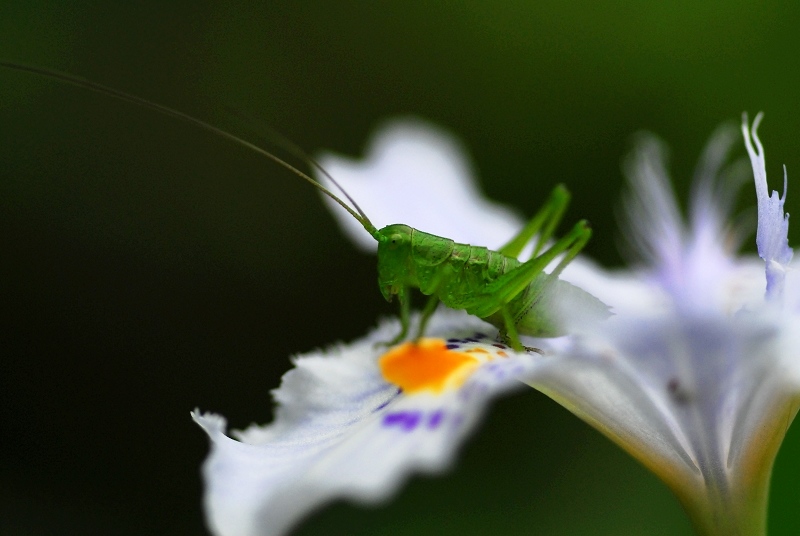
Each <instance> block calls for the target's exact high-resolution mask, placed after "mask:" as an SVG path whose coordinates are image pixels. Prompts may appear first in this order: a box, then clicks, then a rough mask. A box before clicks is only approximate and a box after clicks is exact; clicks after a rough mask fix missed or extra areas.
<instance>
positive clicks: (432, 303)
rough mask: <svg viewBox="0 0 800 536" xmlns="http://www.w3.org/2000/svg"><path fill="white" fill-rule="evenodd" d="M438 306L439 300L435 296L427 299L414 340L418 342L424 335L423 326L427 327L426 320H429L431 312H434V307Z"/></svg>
mask: <svg viewBox="0 0 800 536" xmlns="http://www.w3.org/2000/svg"><path fill="white" fill-rule="evenodd" d="M437 305H439V298H438V297H437V296H436V294H432V295H431V296H430V297H429V298H428V302H427V303H426V304H425V308H424V309H423V310H422V314H421V315H420V318H419V328H418V329H417V336H416V337H415V340H419V339H421V338H422V336H423V335H424V334H425V326H427V325H428V320H430V318H431V316H432V315H433V312H434V311H436V306H437Z"/></svg>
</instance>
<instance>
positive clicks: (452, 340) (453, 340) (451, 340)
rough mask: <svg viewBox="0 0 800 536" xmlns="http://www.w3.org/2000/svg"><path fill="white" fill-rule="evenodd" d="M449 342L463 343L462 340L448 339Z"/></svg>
mask: <svg viewBox="0 0 800 536" xmlns="http://www.w3.org/2000/svg"><path fill="white" fill-rule="evenodd" d="M447 342H449V343H454V342H461V339H447Z"/></svg>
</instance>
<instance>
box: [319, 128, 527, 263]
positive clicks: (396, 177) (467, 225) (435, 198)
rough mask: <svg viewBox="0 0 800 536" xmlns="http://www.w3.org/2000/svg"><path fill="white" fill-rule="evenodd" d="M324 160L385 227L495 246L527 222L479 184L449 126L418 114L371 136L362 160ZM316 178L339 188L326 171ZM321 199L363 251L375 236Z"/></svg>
mask: <svg viewBox="0 0 800 536" xmlns="http://www.w3.org/2000/svg"><path fill="white" fill-rule="evenodd" d="M318 161H319V163H320V164H321V165H322V166H323V167H324V168H325V169H326V170H327V171H328V172H329V173H330V174H331V175H332V176H333V177H334V178H335V179H336V181H337V182H338V183H339V184H341V185H342V187H343V188H344V189H345V190H346V191H347V192H348V193H349V194H350V196H351V197H352V198H353V199H354V200H355V201H356V203H358V204H359V206H360V207H361V208H362V209H363V210H364V212H365V213H366V214H367V216H368V217H369V218H370V219H372V223H373V224H374V225H375V226H376V227H377V228H381V227H384V226H386V225H389V224H393V223H404V224H406V225H410V226H411V227H414V228H415V229H419V230H421V231H425V232H427V233H432V234H435V235H439V236H444V237H447V238H451V239H453V240H455V241H456V242H460V243H466V244H480V245H483V246H487V247H489V248H492V249H497V248H499V247H500V246H502V245H503V244H504V243H505V242H507V241H508V240H510V239H511V237H512V236H514V234H515V233H516V232H518V231H519V229H521V228H522V223H523V222H522V218H520V216H519V215H518V214H517V213H516V212H514V211H512V210H510V209H508V208H507V207H505V206H503V205H501V204H499V203H493V202H491V201H489V200H487V199H486V198H485V197H484V196H483V194H482V193H481V192H480V191H479V189H478V186H477V183H476V181H475V178H474V172H473V170H472V165H471V163H470V162H469V160H468V158H467V156H466V151H465V150H464V149H463V148H462V147H461V145H460V144H459V143H458V142H457V141H456V140H455V138H454V137H453V136H452V135H451V134H449V133H448V132H446V131H444V130H442V129H440V128H438V127H435V126H433V125H431V124H430V123H426V122H423V121H422V120H418V119H405V120H394V121H392V122H389V123H386V124H385V125H384V126H383V127H382V128H380V129H379V130H378V131H377V132H376V133H375V135H374V137H373V139H372V142H371V143H370V145H369V147H368V148H367V151H366V155H365V157H364V159H363V160H354V159H351V158H347V157H343V156H338V155H334V154H329V153H328V154H323V155H321V156H320V157H319V158H318ZM317 178H318V180H319V181H320V182H322V183H323V184H324V185H325V186H326V187H329V188H331V189H335V187H334V186H333V185H332V184H331V183H330V180H329V179H327V178H326V177H325V176H323V175H322V174H319V173H318V174H317ZM323 198H324V200H325V202H326V203H328V206H329V207H330V208H331V210H332V211H333V213H334V214H335V215H336V217H337V220H338V221H339V224H340V225H341V226H342V228H343V229H344V231H345V233H346V234H347V235H348V236H349V237H350V238H351V239H352V240H353V241H354V242H355V243H356V244H357V245H359V246H360V247H361V248H363V249H364V250H366V251H373V250H375V249H376V243H375V241H374V239H373V238H372V237H371V236H369V234H368V233H367V232H366V231H365V230H364V229H363V228H362V227H361V225H360V224H359V223H358V222H357V221H355V220H354V219H353V217H352V216H350V215H349V214H348V213H347V212H345V211H344V210H343V209H342V208H341V207H339V206H338V205H336V204H335V203H334V202H333V201H332V200H331V199H329V198H328V197H327V196H325V195H323Z"/></svg>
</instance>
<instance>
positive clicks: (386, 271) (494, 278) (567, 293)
mask: <svg viewBox="0 0 800 536" xmlns="http://www.w3.org/2000/svg"><path fill="white" fill-rule="evenodd" d="M0 66H3V67H6V68H10V69H15V70H18V71H24V72H28V73H32V74H38V75H42V76H45V77H48V78H53V79H57V80H60V81H63V82H67V83H70V84H73V85H77V86H79V87H83V88H85V89H89V90H92V91H96V92H99V93H102V94H105V95H108V96H112V97H115V98H117V99H121V100H123V101H127V102H131V103H134V104H138V105H140V106H144V107H146V108H149V109H151V110H155V111H158V112H160V113H162V114H165V115H168V116H172V117H176V118H178V119H181V120H183V121H185V122H188V123H190V124H193V125H195V126H198V127H200V128H203V129H205V130H208V131H210V132H213V133H215V134H217V135H219V136H221V137H223V138H227V139H228V140H231V141H233V142H235V143H238V144H240V145H242V146H244V147H247V148H248V149H250V150H253V151H255V152H256V153H259V154H261V155H262V156H265V157H267V158H269V159H271V160H272V161H273V162H276V163H277V164H279V165H281V166H283V167H284V168H286V169H288V170H289V171H291V172H292V173H294V174H295V175H296V176H297V177H299V178H301V179H303V180H305V181H307V182H309V183H310V184H312V185H313V186H314V187H315V188H317V189H319V191H321V192H322V193H323V194H325V195H327V196H329V197H330V198H331V199H332V200H333V201H335V202H336V203H337V204H339V205H340V206H341V207H342V208H343V209H344V210H346V211H347V212H348V213H349V214H350V216H352V217H353V218H354V219H355V220H356V221H358V222H359V223H360V224H361V226H362V227H363V228H364V230H365V231H366V232H367V233H369V234H370V235H371V236H372V237H373V238H374V239H375V240H376V241H377V243H378V285H379V288H380V292H381V294H382V295H383V297H384V298H385V299H386V300H387V301H392V300H393V299H394V298H395V297H396V298H397V300H398V302H399V305H400V323H401V330H400V333H398V335H397V336H396V337H395V338H394V340H392V341H391V342H390V343H389V344H395V343H398V342H400V341H401V340H403V339H405V338H406V337H407V336H408V333H409V329H410V323H411V322H410V317H411V299H410V298H411V291H412V289H414V288H416V289H419V291H420V292H421V293H422V294H423V295H425V296H428V300H427V303H426V305H425V306H424V307H423V309H422V313H421V316H420V320H419V324H418V326H417V328H416V333H415V335H414V337H415V339H414V340H417V339H419V338H420V337H422V336H423V335H424V333H425V327H426V324H427V322H428V320H429V319H430V317H431V315H432V314H433V312H434V310H435V309H436V307H437V305H438V304H439V303H443V304H444V305H446V306H447V307H450V308H452V309H459V310H465V311H466V312H467V313H469V314H471V315H475V316H477V317H479V318H481V319H483V320H485V321H486V322H488V323H490V324H492V325H494V326H495V327H497V328H498V329H499V338H500V339H501V340H503V341H504V342H507V343H508V344H509V345H510V346H511V347H512V348H514V349H515V350H517V351H522V350H524V349H525V347H524V346H523V345H522V342H521V340H520V335H526V336H533V337H554V336H559V335H562V334H563V333H564V329H565V327H564V324H565V322H564V320H565V319H564V315H565V314H568V313H565V312H564V308H563V307H560V306H559V303H561V302H563V301H564V299H567V300H568V301H570V302H571V303H572V304H574V305H576V306H577V308H578V309H580V310H581V311H582V313H581V314H580V315H579V316H587V317H593V318H605V317H606V316H608V314H609V313H608V308H607V307H606V306H605V304H603V303H602V302H601V301H600V300H598V299H597V298H595V297H594V296H592V295H591V294H589V293H587V292H585V291H583V290H581V289H580V288H578V287H576V286H573V285H571V284H570V283H567V282H565V281H563V280H561V279H559V274H560V273H561V272H562V270H563V269H564V268H565V267H566V266H567V264H569V262H570V261H572V260H573V259H574V258H575V256H576V255H577V254H578V253H579V252H580V251H581V249H582V248H583V247H584V246H585V245H586V243H587V242H588V240H589V238H590V236H591V229H590V228H589V225H588V223H587V222H586V221H585V220H581V221H579V222H578V223H576V224H575V225H574V227H573V228H572V229H571V230H570V231H569V232H568V233H567V234H566V235H565V236H564V237H562V238H560V239H558V240H556V241H555V242H554V243H552V244H549V242H550V239H551V238H552V237H553V236H554V233H555V229H556V227H557V225H558V223H559V222H560V220H561V218H562V216H563V214H564V211H565V210H566V208H567V205H568V203H569V193H568V192H567V190H566V188H565V187H563V186H561V185H559V186H556V187H555V189H554V190H553V191H552V193H551V194H550V197H549V198H548V200H547V201H546V202H545V203H544V205H543V207H542V208H541V209H540V210H539V212H538V213H537V214H536V215H535V216H534V217H533V218H532V219H531V220H530V221H529V222H528V224H527V225H525V227H524V228H523V229H522V230H521V231H520V232H519V234H517V236H515V237H514V238H513V239H512V240H510V241H509V242H508V243H507V244H506V245H504V246H503V247H501V248H500V249H499V250H497V251H493V250H490V249H488V248H486V247H481V246H473V245H468V244H459V243H456V242H455V241H453V240H450V239H448V238H443V237H440V236H436V235H433V234H429V233H425V232H423V231H419V230H417V229H413V228H411V227H410V226H408V225H403V224H392V225H387V226H385V227H383V228H381V229H378V228H376V227H375V226H374V225H373V224H372V222H371V221H370V220H369V218H368V217H367V215H366V214H365V213H364V211H363V210H361V208H360V207H359V206H358V204H357V203H356V202H355V201H354V200H353V199H352V198H351V197H350V196H349V195H348V194H347V192H345V190H344V189H343V188H342V187H341V186H339V184H338V183H337V182H336V180H335V179H333V177H331V176H330V174H328V173H327V172H326V171H325V170H324V169H322V167H321V166H319V165H318V164H317V163H316V162H315V161H314V160H312V159H311V158H309V157H308V156H306V155H305V154H304V153H302V151H299V150H297V149H296V148H294V147H293V146H292V147H291V149H292V151H293V152H295V153H296V154H299V155H300V156H301V157H302V158H304V159H305V161H306V162H307V163H308V164H309V165H310V166H312V167H315V168H316V169H318V170H319V171H320V172H321V173H323V174H324V175H325V176H326V177H327V178H328V179H329V180H330V181H331V183H332V184H333V185H334V186H335V187H336V188H338V189H339V190H340V191H341V192H342V193H343V194H344V198H345V199H347V201H348V202H349V204H348V203H345V201H343V200H342V199H340V198H339V197H338V196H336V195H335V194H334V193H333V192H332V191H331V190H329V189H328V188H326V187H325V186H323V185H322V184H320V183H319V182H317V181H316V180H315V179H313V178H312V177H311V176H310V175H308V174H307V173H304V172H303V171H301V170H299V169H297V168H296V167H294V166H292V165H291V164H289V163H288V162H287V161H285V160H283V159H281V158H279V157H278V156H276V155H274V154H273V153H271V152H269V151H267V150H265V149H263V148H261V147H259V146H258V145H256V144H254V143H251V142H249V141H247V140H245V139H243V138H241V137H239V136H236V135H234V134H232V133H230V132H228V131H225V130H222V129H220V128H218V127H215V126H213V125H211V124H210V123H207V122H205V121H202V120H200V119H197V118H195V117H192V116H190V115H188V114H185V113H183V112H180V111H178V110H175V109H173V108H169V107H166V106H163V105H160V104H156V103H153V102H151V101H148V100H146V99H143V98H140V97H136V96H134V95H130V94H127V93H124V92H121V91H117V90H115V89H112V88H109V87H107V86H104V85H101V84H98V83H95V82H91V81H88V80H84V79H82V78H79V77H76V76H73V75H68V74H63V73H59V72H56V71H51V70H48V69H42V68H38V67H30V66H25V65H19V64H15V63H9V62H0ZM285 144H286V145H289V144H287V143H285ZM534 240H535V243H534V247H533V254H532V256H531V258H530V259H529V260H527V261H525V262H521V261H520V260H518V256H519V255H520V253H521V252H522V250H523V248H524V247H525V246H526V245H527V244H528V243H529V242H531V241H534ZM559 257H560V258H559ZM556 261H557V262H556ZM551 263H555V267H554V268H553V269H552V270H551V271H550V273H546V272H545V271H544V270H545V268H546V267H547V266H548V265H550V264H551ZM573 309H574V307H573ZM587 312H588V314H587Z"/></svg>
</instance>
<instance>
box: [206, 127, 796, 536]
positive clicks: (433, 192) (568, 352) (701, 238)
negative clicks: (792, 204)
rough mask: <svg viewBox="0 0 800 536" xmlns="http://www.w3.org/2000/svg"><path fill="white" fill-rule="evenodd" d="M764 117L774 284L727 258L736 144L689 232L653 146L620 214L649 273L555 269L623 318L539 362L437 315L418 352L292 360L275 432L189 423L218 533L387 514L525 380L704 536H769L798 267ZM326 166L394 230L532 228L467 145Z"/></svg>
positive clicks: (362, 240)
mask: <svg viewBox="0 0 800 536" xmlns="http://www.w3.org/2000/svg"><path fill="white" fill-rule="evenodd" d="M759 120H760V116H759V117H757V118H756V121H755V123H754V125H753V128H752V130H750V129H749V128H748V125H747V124H746V121H745V125H744V126H743V132H744V135H745V142H746V145H747V149H748V152H749V154H750V158H751V162H752V165H753V171H754V174H755V178H756V189H757V193H758V237H757V244H758V251H759V255H760V256H761V258H762V259H763V260H764V263H766V276H765V267H764V263H761V262H760V261H758V260H757V259H753V258H748V257H737V256H736V255H735V252H734V246H735V245H736V242H737V240H736V236H735V233H734V230H735V229H733V228H731V227H730V226H729V225H728V224H727V223H726V217H727V216H728V208H729V205H730V202H731V200H732V198H733V196H732V194H731V193H730V192H731V186H730V184H729V182H725V181H724V180H722V179H723V177H724V175H725V173H724V172H723V171H724V170H723V163H724V161H725V157H726V154H727V148H728V146H729V142H730V136H729V135H727V134H725V132H722V133H720V134H719V135H717V136H716V137H715V138H714V139H713V140H712V143H711V144H710V146H709V149H708V150H707V151H706V153H705V155H704V158H703V159H702V161H701V165H700V167H699V169H698V174H697V179H696V182H695V188H694V191H693V193H692V198H691V207H690V218H689V223H688V225H687V224H685V223H684V222H683V220H682V218H681V217H680V213H679V210H678V208H677V205H676V202H675V200H674V198H673V196H672V194H671V192H670V187H669V180H668V178H667V175H666V171H665V167H664V161H663V154H662V149H661V146H660V145H659V144H658V142H656V141H655V140H653V139H650V138H642V139H641V140H640V143H639V146H638V149H637V151H636V152H635V154H634V156H633V158H632V159H631V161H630V165H629V179H630V183H631V190H632V194H631V196H630V200H629V202H628V204H627V208H628V213H627V214H628V220H629V226H630V229H629V231H628V232H629V238H630V239H631V243H632V244H633V245H634V247H635V248H636V249H637V250H638V252H639V253H640V254H641V256H642V257H643V258H644V260H645V261H646V266H645V267H644V268H641V269H637V270H633V271H626V272H619V273H609V272H606V271H604V270H602V269H600V268H598V267H596V266H594V265H593V264H591V263H590V262H589V261H586V260H585V259H580V258H579V259H576V261H575V262H573V263H572V264H570V265H569V266H568V267H567V269H566V270H565V271H564V272H563V274H562V277H563V279H566V280H567V281H570V282H572V283H573V284H576V285H578V286H580V287H582V288H583V289H584V290H587V291H588V292H590V293H592V294H594V295H595V296H597V297H598V298H600V299H601V300H603V301H604V302H605V303H606V304H608V305H610V306H611V307H612V310H613V312H614V313H615V314H614V316H613V317H612V318H610V319H609V320H607V321H604V322H601V323H599V324H594V325H589V326H572V334H571V335H570V336H567V337H562V338H559V339H550V340H546V339H540V340H536V341H531V344H533V345H535V346H536V347H538V348H541V349H543V350H544V351H545V352H546V354H547V355H546V356H545V357H543V356H540V355H538V354H535V353H532V354H516V353H514V352H513V351H511V350H510V349H509V348H506V347H504V346H503V345H500V344H498V343H496V342H495V341H494V335H495V333H496V331H494V330H493V328H491V327H490V326H488V325H487V324H484V323H482V322H481V321H480V320H478V319H476V318H473V317H469V316H467V315H465V314H462V313H460V312H453V311H447V310H443V308H442V310H440V311H439V312H437V313H436V314H435V315H434V317H433V319H432V321H431V324H430V329H429V330H428V333H427V335H428V337H429V338H428V339H424V340H423V341H422V343H421V344H420V345H419V346H414V345H410V344H405V345H401V346H399V347H395V348H392V349H388V350H387V349H385V348H384V349H381V348H376V346H375V344H374V343H375V342H380V341H386V340H389V339H391V338H392V336H393V335H394V334H395V333H396V332H397V330H398V329H399V326H398V323H397V322H396V321H388V322H384V323H383V324H382V325H381V326H380V327H379V328H378V329H377V330H375V331H374V332H372V333H371V334H369V335H368V336H367V337H365V338H364V339H362V340H359V341H356V342H355V343H352V344H349V345H338V346H335V347H332V348H330V349H328V350H326V351H321V352H315V353H311V354H307V355H304V356H299V357H297V358H296V359H295V365H296V367H295V368H294V369H293V370H291V371H290V372H288V373H287V374H286V375H285V376H284V379H283V382H282V384H281V387H280V388H279V389H277V390H276V391H275V392H274V396H275V399H276V402H277V403H278V408H277V411H276V417H275V421H274V422H273V423H272V424H270V425H267V426H263V427H258V426H252V427H250V428H249V429H247V430H245V431H242V432H233V435H234V437H236V439H231V438H230V437H228V436H227V435H226V430H225V420H224V419H223V418H222V417H219V416H216V415H211V414H200V413H198V412H195V413H194V414H193V416H194V418H195V420H196V421H197V422H198V423H199V424H200V425H201V426H202V427H203V428H204V429H205V430H206V432H207V433H208V434H209V436H210V438H211V441H212V452H211V454H210V456H209V458H208V460H207V461H206V463H205V465H204V470H203V472H204V476H205V480H206V494H205V506H206V514H207V520H208V524H209V527H210V528H211V530H212V532H214V533H215V534H217V535H223V536H255V535H279V534H284V533H285V532H287V531H288V530H289V529H291V527H292V526H293V525H294V524H295V523H296V522H297V521H298V520H300V519H301V518H302V517H303V516H304V515H305V514H307V513H308V512H309V511H310V510H311V509H313V508H315V507H318V506H319V505H321V504H323V503H325V502H327V501H329V500H331V499H333V498H337V497H347V498H350V499H353V500H356V501H360V502H365V503H369V502H376V501H380V500H384V499H386V498H387V497H389V496H390V495H391V493H393V492H394V491H395V490H396V489H397V488H398V487H399V486H400V484H401V483H402V482H403V481H404V479H405V478H406V477H407V476H408V475H409V474H410V473H411V472H412V471H416V470H424V471H428V472H431V471H441V470H442V469H444V468H446V467H447V466H448V464H449V463H451V462H452V460H453V456H454V452H455V451H456V449H457V447H458V445H459V444H460V443H461V442H462V441H463V439H464V437H465V436H466V435H467V434H468V433H469V431H470V430H471V429H472V428H473V427H474V425H475V424H476V422H477V420H478V418H479V416H480V415H481V413H482V411H483V410H484V408H485V406H486V404H487V402H488V401H489V400H490V398H491V397H492V396H493V395H495V394H497V393H500V392H503V391H506V390H508V389H509V388H511V387H513V386H515V385H521V383H520V380H524V381H526V382H527V383H529V384H530V385H532V386H533V387H535V388H536V389H539V390H540V391H542V392H544V393H545V394H547V395H548V396H550V397H551V398H553V399H554V400H556V401H557V402H559V403H560V404H562V405H563V406H564V407H566V408H567V409H569V410H570V411H572V412H573V413H575V414H576V415H577V416H579V417H580V418H582V419H584V420H585V421H587V422H588V423H590V424H591V425H592V426H594V427H596V428H597V429H598V430H600V431H601V432H603V433H604V434H605V435H606V436H608V437H609V438H610V439H612V440H613V441H615V442H616V443H617V444H619V445H620V446H621V447H622V448H624V449H625V450H626V451H628V452H629V453H630V454H631V455H633V456H634V457H635V458H637V459H638V460H639V461H641V462H642V463H643V464H644V465H645V466H647V467H648V468H650V469H651V470H652V471H654V472H655V473H656V474H657V475H658V476H659V477H661V478H662V479H663V480H664V482H666V483H667V485H668V486H670V488H671V489H672V490H673V491H674V492H675V493H676V494H677V496H678V498H679V499H680V500H681V502H682V503H683V505H684V507H685V508H686V510H687V512H688V514H689V516H690V517H691V519H692V522H693V523H694V526H695V528H696V530H697V531H698V533H700V534H709V535H711V534H714V535H723V534H724V535H731V534H741V535H757V534H764V533H765V530H766V506H767V492H768V487H769V478H770V474H771V470H772V464H773V461H774V459H775V455H776V453H777V450H778V448H779V446H780V444H781V441H782V439H783V437H784V434H785V432H786V429H787V428H788V426H789V424H790V423H791V421H792V419H793V418H794V415H795V413H796V412H797V409H798V404H800V361H799V360H798V359H796V358H795V353H796V352H797V348H799V347H800V346H799V345H800V316H798V312H800V284H798V281H797V278H796V277H795V276H794V272H793V271H792V270H791V267H790V266H789V262H790V260H791V257H792V251H791V249H790V248H789V247H788V243H787V234H786V233H787V230H788V216H785V215H784V213H783V202H784V200H785V190H786V184H785V183H786V179H784V197H779V196H778V194H777V193H773V194H772V195H771V196H770V195H769V192H768V188H767V183H766V171H765V167H764V158H763V149H762V147H761V144H760V142H759V140H758V137H757V135H756V127H757V125H758V122H759ZM753 145H755V147H753ZM321 163H322V165H323V166H324V167H325V168H326V169H328V171H330V172H331V174H332V175H333V176H334V177H336V179H337V181H338V182H340V183H341V184H342V185H343V186H344V188H345V189H346V190H347V191H348V192H349V193H350V195H351V196H352V197H353V198H354V199H356V200H358V202H359V204H360V205H361V206H362V208H363V209H364V211H365V212H366V213H367V214H368V215H369V216H370V218H372V219H373V222H374V223H375V224H376V225H377V226H378V227H381V226H382V225H385V224H389V223H397V222H402V223H406V224H409V225H411V226H412V227H415V228H418V229H421V230H424V231H426V232H431V233H435V234H438V235H441V236H446V237H448V238H453V239H454V240H456V241H458V242H465V243H473V244H481V245H486V246H489V247H493V248H496V247H498V246H500V245H501V244H503V243H504V242H505V241H507V240H508V238H509V237H510V236H512V235H514V234H515V231H516V230H518V229H519V228H520V227H521V225H522V223H523V222H522V220H521V218H519V216H518V215H516V214H515V213H513V212H512V211H509V210H508V209H506V208H504V207H502V206H500V205H497V204H494V203H490V202H488V201H486V200H485V199H484V198H483V197H482V196H481V195H480V193H479V192H478V190H477V188H476V186H475V183H474V181H473V180H472V177H471V173H470V170H469V165H468V163H467V162H466V161H465V159H464V157H463V156H462V151H461V150H460V148H459V147H458V146H457V145H456V144H455V142H453V141H452V140H451V139H450V138H449V137H448V136H447V135H446V134H444V133H442V132H440V131H438V130H436V129H434V128H433V127H430V126H427V125H424V124H421V123H419V122H411V121H401V122H396V123H391V124H388V125H387V126H386V127H385V128H384V129H383V130H382V131H381V132H380V133H379V134H377V135H376V137H375V141H374V142H373V144H372V146H371V148H370V149H369V151H368V154H367V156H366V158H365V159H364V160H363V161H361V162H356V161H351V160H348V159H344V158H342V157H338V156H332V155H328V156H325V157H324V158H322V159H321ZM321 180H324V178H322V179H321ZM326 201H327V198H326ZM451 208H452V210H451ZM333 210H334V213H335V214H336V215H337V217H338V219H339V221H340V223H341V224H342V226H343V228H344V229H345V231H346V232H347V234H349V235H350V236H351V237H352V238H353V239H354V241H355V242H356V243H357V244H359V245H360V246H362V247H364V248H367V249H374V241H373V240H372V238H371V237H369V236H368V235H367V234H366V233H365V232H364V230H363V228H362V227H361V226H360V225H359V224H358V223H356V222H354V221H353V219H352V218H351V217H350V216H349V215H347V214H346V213H345V212H344V211H342V210H341V209H340V208H339V207H337V206H333Z"/></svg>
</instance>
